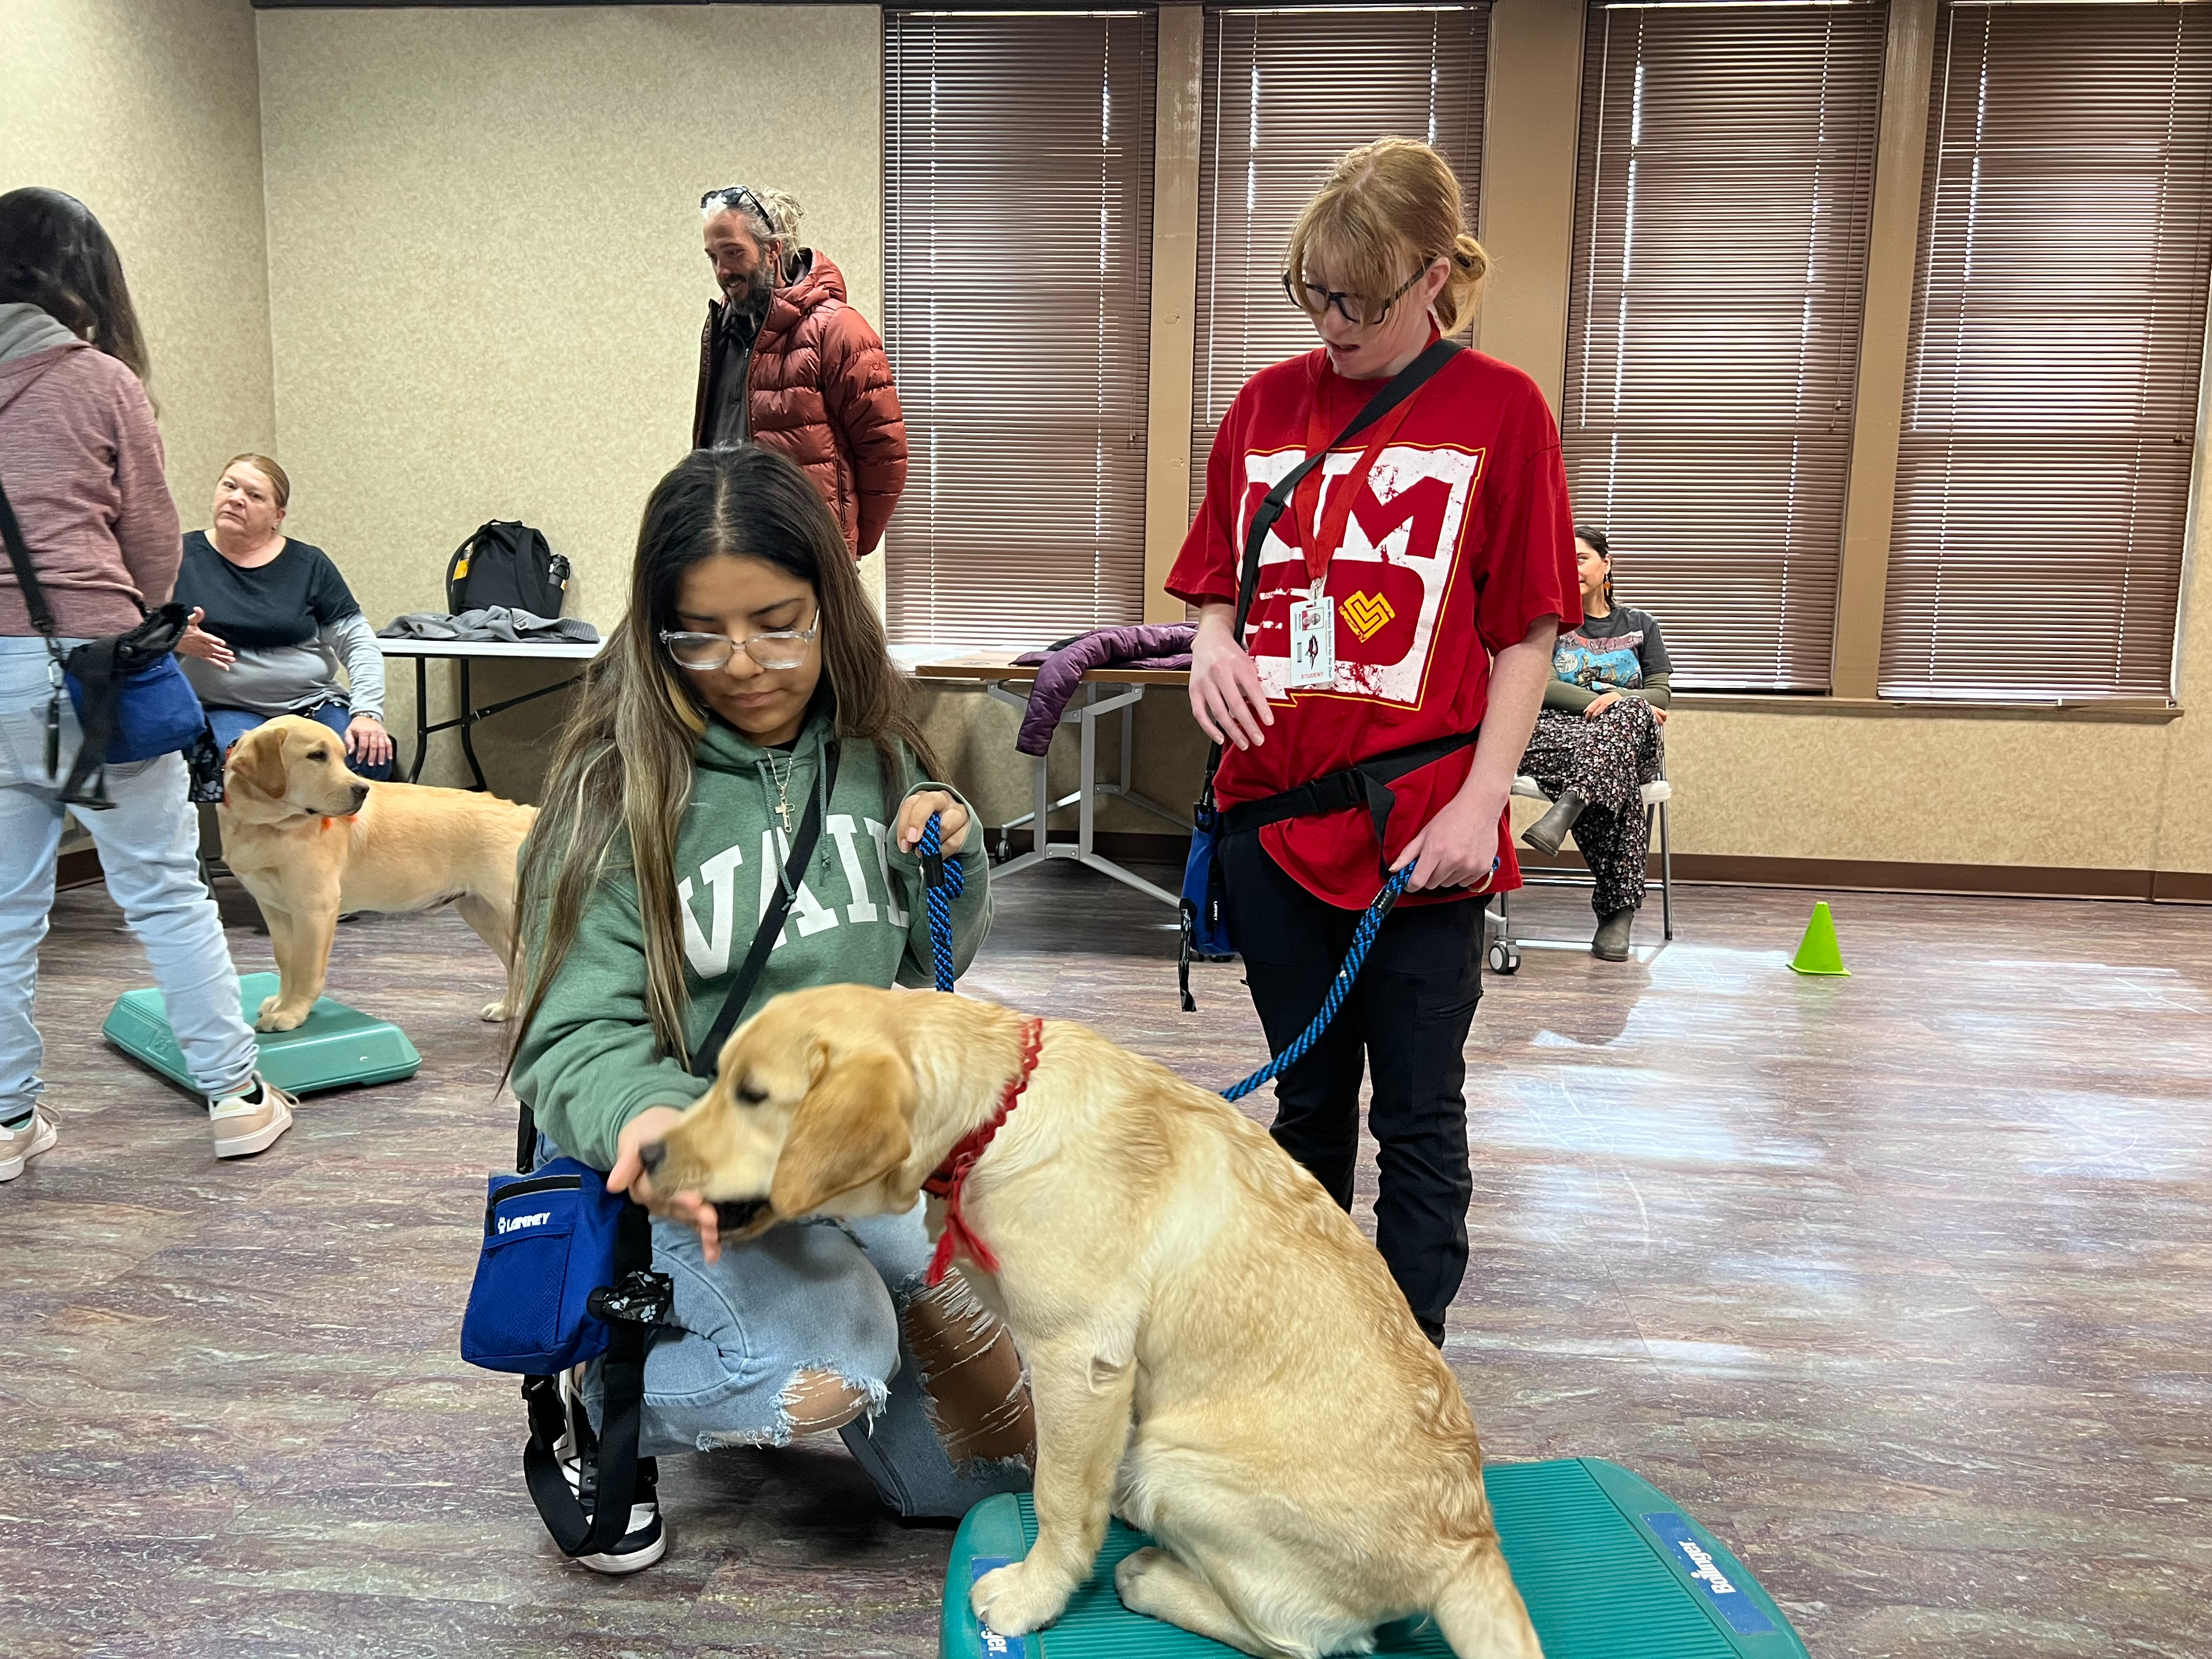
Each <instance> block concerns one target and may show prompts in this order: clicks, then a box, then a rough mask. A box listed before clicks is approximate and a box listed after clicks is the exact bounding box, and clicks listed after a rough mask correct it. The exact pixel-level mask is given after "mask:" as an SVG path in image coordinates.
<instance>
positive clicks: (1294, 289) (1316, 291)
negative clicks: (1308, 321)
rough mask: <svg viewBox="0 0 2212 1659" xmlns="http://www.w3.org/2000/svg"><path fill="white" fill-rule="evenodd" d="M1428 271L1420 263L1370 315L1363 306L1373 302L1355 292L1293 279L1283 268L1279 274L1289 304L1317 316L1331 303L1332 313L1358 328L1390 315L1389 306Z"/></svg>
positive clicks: (1368, 326) (1311, 315)
mask: <svg viewBox="0 0 2212 1659" xmlns="http://www.w3.org/2000/svg"><path fill="white" fill-rule="evenodd" d="M1428 274H1429V268H1428V266H1426V265H1423V266H1422V267H1421V268H1420V269H1419V270H1416V271H1415V272H1414V273H1413V275H1412V276H1408V277H1407V278H1406V280H1405V281H1404V282H1402V283H1399V284H1398V291H1397V293H1395V294H1393V295H1391V296H1390V297H1389V299H1387V300H1385V301H1383V302H1382V304H1380V305H1379V306H1376V307H1375V310H1374V312H1373V313H1372V314H1371V315H1370V314H1369V313H1368V312H1367V310H1366V307H1368V306H1369V305H1370V304H1372V303H1373V302H1372V301H1369V300H1367V299H1365V298H1364V297H1363V296H1361V295H1357V294H1345V293H1341V292H1340V291H1339V290H1337V289H1333V288H1323V287H1322V285H1321V284H1320V283H1301V282H1297V281H1294V280H1292V278H1291V273H1290V272H1289V271H1287V270H1286V271H1285V272H1284V273H1283V292H1284V293H1285V295H1288V296H1289V297H1290V301H1291V304H1292V305H1294V306H1296V307H1297V308H1298V309H1299V310H1300V311H1303V312H1304V313H1305V314H1306V315H1307V316H1309V317H1313V318H1316V319H1317V318H1319V317H1320V315H1321V314H1322V313H1323V312H1324V311H1327V310H1328V308H1329V307H1331V306H1334V307H1336V314H1337V315H1338V316H1340V317H1341V318H1343V319H1344V320H1345V321H1346V322H1347V323H1351V324H1353V325H1356V326H1358V327H1361V328H1371V327H1373V326H1374V325H1376V323H1379V322H1381V321H1382V320H1383V319H1384V318H1385V317H1388V316H1389V314H1390V307H1392V306H1395V305H1396V304H1397V303H1398V301H1399V300H1400V299H1401V298H1402V297H1403V296H1404V295H1405V293H1406V290H1407V289H1410V288H1412V287H1413V284H1414V283H1418V282H1419V281H1420V280H1421V278H1422V277H1424V276H1427V275H1428ZM1353 306H1358V307H1361V308H1360V309H1359V310H1358V311H1354V310H1353V309H1352V307H1353Z"/></svg>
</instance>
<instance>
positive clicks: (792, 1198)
mask: <svg viewBox="0 0 2212 1659" xmlns="http://www.w3.org/2000/svg"><path fill="white" fill-rule="evenodd" d="M914 1101H915V1085H914V1073H912V1072H911V1071H909V1070H908V1069H907V1064H906V1062H905V1061H904V1060H902V1059H900V1058H899V1056H898V1055H896V1054H892V1053H890V1052H889V1051H887V1050H880V1049H879V1050H877V1051H875V1052H873V1053H870V1054H855V1055H854V1056H853V1057H851V1058H850V1059H848V1060H839V1061H838V1062H836V1064H835V1065H832V1066H829V1067H828V1068H827V1069H826V1070H824V1071H823V1073H822V1074H821V1075H820V1076H819V1077H818V1078H817V1079H815V1084H814V1087H813V1088H812V1089H811V1090H810V1091H807V1095H806V1098H805V1099H804V1100H802V1101H801V1102H799V1110H798V1112H797V1113H796V1114H795V1115H793V1118H792V1121H791V1130H790V1133H787V1135H785V1137H784V1140H783V1152H782V1153H781V1155H780V1156H779V1157H778V1158H777V1159H776V1163H775V1181H774V1182H771V1183H770V1185H769V1202H770V1203H771V1204H773V1205H774V1206H775V1212H776V1214H777V1215H779V1216H781V1217H783V1218H786V1219H787V1220H788V1219H794V1218H797V1217H799V1216H802V1215H805V1214H806V1213H807V1212H809V1211H811V1210H813V1209H815V1208H816V1207H817V1206H821V1205H823V1204H826V1203H828V1202H829V1200H831V1199H833V1198H835V1197H836V1196H837V1195H838V1194H841V1193H849V1192H851V1191H852V1190H853V1188H855V1187H860V1186H865V1185H866V1183H867V1182H871V1181H873V1180H875V1179H876V1178H877V1177H878V1176H881V1175H884V1174H885V1173H887V1172H888V1171H890V1170H896V1168H898V1166H899V1165H900V1164H903V1163H905V1162H906V1160H907V1158H908V1156H909V1155H910V1154H911V1153H912V1152H913V1151H914V1140H913V1138H912V1136H911V1135H910V1134H909V1133H908V1129H907V1117H908V1114H909V1113H910V1112H912V1111H913V1109H914Z"/></svg>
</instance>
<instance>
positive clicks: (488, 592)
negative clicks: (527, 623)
mask: <svg viewBox="0 0 2212 1659" xmlns="http://www.w3.org/2000/svg"><path fill="white" fill-rule="evenodd" d="M567 597H568V560H566V559H564V558H562V556H560V555H559V554H557V553H556V552H555V551H554V550H552V549H551V548H550V547H548V546H547V545H546V544H545V533H544V532H543V531H540V530H532V528H531V527H530V526H528V525H526V524H517V523H515V522H513V520H508V519H494V520H492V521H491V522H490V523H489V524H484V525H478V526H477V527H476V529H475V530H474V531H472V532H471V533H470V536H469V538H468V540H466V541H465V542H463V543H462V544H460V545H459V547H457V548H455V549H454V550H453V558H452V559H451V560H450V561H448V562H447V565H446V609H447V611H448V612H450V613H451V614H453V616H456V617H458V616H459V615H460V614H461V612H462V611H482V610H484V609H485V608H487V607H488V606H490V605H505V606H506V607H507V609H508V610H510V611H528V612H529V613H530V614H531V615H532V616H533V617H557V616H559V615H560V614H561V606H562V602H563V601H564V600H565V599H567Z"/></svg>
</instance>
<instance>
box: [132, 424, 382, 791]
mask: <svg viewBox="0 0 2212 1659" xmlns="http://www.w3.org/2000/svg"><path fill="white" fill-rule="evenodd" d="M291 498H292V481H291V480H290V479H289V478H288V477H285V476H284V469H283V467H281V466H279V465H276V462H274V461H272V460H270V459H269V458H268V457H267V456H266V455H240V456H238V457H236V458H234V459H233V460H232V461H231V463H230V465H228V466H226V467H225V468H223V470H222V480H221V482H219V483H217V484H216V487H215V523H214V526H213V527H212V528H210V529H208V530H195V531H194V532H192V533H191V535H189V536H187V537H185V557H184V564H183V567H182V568H180V569H179V571H178V572H177V592H176V597H177V599H178V602H179V603H180V604H183V605H191V607H192V609H193V615H192V622H193V624H194V625H193V627H192V628H191V629H190V630H189V631H188V632H187V633H186V635H185V638H184V639H183V640H182V641H180V642H179V644H178V647H177V652H178V654H179V656H181V657H183V658H184V659H185V662H184V669H185V678H187V679H189V680H190V681H191V683H192V690H195V691H197V692H198V693H199V697H200V702H201V705H202V706H203V707H204V708H206V710H207V715H208V724H209V726H211V727H212V728H213V729H214V732H215V739H216V745H217V746H218V747H220V748H221V749H222V750H225V751H226V752H228V750H229V748H230V745H231V744H234V743H235V742H237V741H238V739H239V738H240V737H242V736H244V735H245V734H246V732H250V731H252V729H253V728H254V727H255V726H258V725H260V724H261V723H262V721H264V720H271V719H273V718H275V717H276V715H278V714H305V715H307V717H308V718H309V719H311V720H320V721H321V722H322V723H323V724H324V725H325V726H329V727H330V728H331V731H333V732H337V734H338V735H339V736H340V737H342V738H344V739H345V744H346V754H347V756H348V757H349V764H350V765H351V766H352V768H353V769H354V771H355V772H356V773H357V774H359V775H361V776H362V777H364V778H372V779H374V780H376V781H380V782H381V781H384V780H385V779H387V778H389V777H390V776H391V775H392V737H391V734H390V733H389V732H386V730H385V729H384V653H382V652H380V651H379V650H378V649H377V648H376V634H375V631H374V629H371V628H370V627H369V625H368V618H367V617H363V616H362V614H361V606H360V605H359V604H357V603H356V601H355V599H354V597H353V592H352V591H351V590H350V589H349V588H348V587H347V586H346V582H345V578H344V577H343V576H341V575H340V574H338V568H337V566H336V565H334V564H332V563H331V561H330V557H329V556H328V555H327V554H325V552H324V551H323V550H322V549H321V548H319V547H311V546H309V545H308V544H307V543H305V542H296V541H294V540H293V539H292V538H290V537H289V536H287V535H285V533H284V531H283V524H284V513H285V509H286V507H288V506H289V503H290V501H291ZM340 663H343V664H344V665H345V671H346V680H347V684H344V685H343V686H342V685H340V684H338V679H337V670H338V665H339V664H340Z"/></svg>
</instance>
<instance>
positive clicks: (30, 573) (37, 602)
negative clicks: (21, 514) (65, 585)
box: [0, 489, 54, 639]
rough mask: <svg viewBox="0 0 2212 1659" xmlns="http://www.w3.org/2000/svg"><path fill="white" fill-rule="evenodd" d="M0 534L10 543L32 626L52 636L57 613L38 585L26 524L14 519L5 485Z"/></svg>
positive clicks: (0, 497)
mask: <svg viewBox="0 0 2212 1659" xmlns="http://www.w3.org/2000/svg"><path fill="white" fill-rule="evenodd" d="M0 538H4V539H5V540H6V542H7V544H8V562H9V563H10V564H12V565H14V566H15V585H16V586H19V587H21V589H22V590H23V609H24V610H26V611H28V612H30V616H31V626H32V627H33V628H35V629H38V630H39V632H40V633H41V634H43V635H46V637H47V638H48V639H52V638H53V636H54V613H53V611H52V608H51V607H49V606H48V605H47V604H46V589H45V588H43V587H41V586H39V573H38V570H37V568H35V567H34V566H33V564H32V563H31V550H30V549H29V548H27V547H26V546H24V545H23V526H21V525H19V524H17V523H16V522H15V508H14V507H10V506H9V505H8V492H7V491H6V490H5V489H0Z"/></svg>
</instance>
